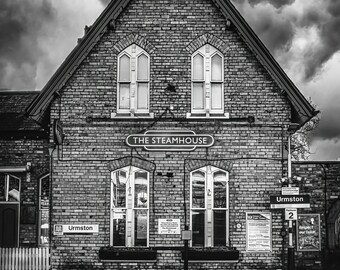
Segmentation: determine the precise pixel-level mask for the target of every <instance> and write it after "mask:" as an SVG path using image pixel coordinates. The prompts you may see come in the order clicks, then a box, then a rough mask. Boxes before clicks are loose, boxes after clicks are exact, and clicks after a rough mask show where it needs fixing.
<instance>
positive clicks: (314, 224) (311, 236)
mask: <svg viewBox="0 0 340 270" xmlns="http://www.w3.org/2000/svg"><path fill="white" fill-rule="evenodd" d="M296 231H297V250H298V251H320V250H321V241H320V239H321V237H320V214H301V215H298V218H297V222H296Z"/></svg>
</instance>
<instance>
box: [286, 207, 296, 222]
mask: <svg viewBox="0 0 340 270" xmlns="http://www.w3.org/2000/svg"><path fill="white" fill-rule="evenodd" d="M285 220H297V209H296V208H286V209H285Z"/></svg>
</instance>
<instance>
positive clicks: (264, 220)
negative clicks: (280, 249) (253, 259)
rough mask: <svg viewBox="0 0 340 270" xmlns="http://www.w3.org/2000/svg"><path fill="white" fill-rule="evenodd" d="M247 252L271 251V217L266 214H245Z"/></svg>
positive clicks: (269, 214)
mask: <svg viewBox="0 0 340 270" xmlns="http://www.w3.org/2000/svg"><path fill="white" fill-rule="evenodd" d="M246 229H247V251H249V252H270V251H271V250H272V216H271V213H267V212H248V213H246Z"/></svg>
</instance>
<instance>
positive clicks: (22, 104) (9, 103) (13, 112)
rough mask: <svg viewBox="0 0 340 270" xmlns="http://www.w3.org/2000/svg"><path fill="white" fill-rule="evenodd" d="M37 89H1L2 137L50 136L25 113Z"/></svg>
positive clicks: (0, 127)
mask: <svg viewBox="0 0 340 270" xmlns="http://www.w3.org/2000/svg"><path fill="white" fill-rule="evenodd" d="M38 94H39V92H37V91H0V104H1V106H0V138H21V137H26V138H28V137H33V138H37V137H38V138H41V137H42V136H43V137H46V138H47V137H48V136H47V133H46V132H45V131H44V130H43V128H42V127H41V126H40V125H38V124H37V123H36V122H34V121H33V120H32V119H30V118H28V117H27V115H25V108H26V107H27V106H28V104H30V103H31V102H32V100H34V99H35V98H36V97H37V96H38Z"/></svg>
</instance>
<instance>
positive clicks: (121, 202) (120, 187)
mask: <svg viewBox="0 0 340 270" xmlns="http://www.w3.org/2000/svg"><path fill="white" fill-rule="evenodd" d="M115 176H116V183H115V185H114V188H115V189H116V192H115V193H114V194H116V198H115V199H116V203H115V204H114V205H115V206H116V207H126V182H127V173H126V172H125V171H118V172H117V173H116V174H115Z"/></svg>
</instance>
